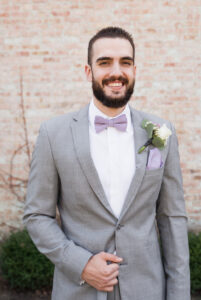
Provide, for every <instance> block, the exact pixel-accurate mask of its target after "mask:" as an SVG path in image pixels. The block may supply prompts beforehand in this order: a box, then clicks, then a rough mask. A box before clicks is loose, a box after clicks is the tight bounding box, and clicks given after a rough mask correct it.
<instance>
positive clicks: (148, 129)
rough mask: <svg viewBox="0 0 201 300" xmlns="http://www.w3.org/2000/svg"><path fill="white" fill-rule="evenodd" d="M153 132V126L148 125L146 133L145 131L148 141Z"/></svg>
mask: <svg viewBox="0 0 201 300" xmlns="http://www.w3.org/2000/svg"><path fill="white" fill-rule="evenodd" d="M153 130H154V124H152V123H149V124H148V125H147V127H146V131H147V134H148V138H149V139H150V138H151V137H152V135H153Z"/></svg>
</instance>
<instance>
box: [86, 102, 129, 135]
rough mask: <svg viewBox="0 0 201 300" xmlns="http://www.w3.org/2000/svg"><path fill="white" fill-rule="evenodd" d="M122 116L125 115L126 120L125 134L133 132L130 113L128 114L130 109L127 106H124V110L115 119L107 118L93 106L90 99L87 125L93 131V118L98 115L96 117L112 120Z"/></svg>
mask: <svg viewBox="0 0 201 300" xmlns="http://www.w3.org/2000/svg"><path fill="white" fill-rule="evenodd" d="M123 114H125V115H126V118H127V128H126V132H131V131H133V127H132V122H131V112H130V108H129V105H128V104H126V106H125V108H124V110H123V111H122V112H121V113H120V114H119V115H117V116H115V117H108V116H107V115H105V114H104V113H103V112H102V111H100V110H99V109H98V108H97V107H96V106H95V104H94V101H93V99H92V100H91V102H90V105H89V125H90V127H91V128H93V130H94V131H95V125H94V120H95V116H97V115H98V116H101V117H103V118H106V119H113V118H116V117H118V116H120V115H123Z"/></svg>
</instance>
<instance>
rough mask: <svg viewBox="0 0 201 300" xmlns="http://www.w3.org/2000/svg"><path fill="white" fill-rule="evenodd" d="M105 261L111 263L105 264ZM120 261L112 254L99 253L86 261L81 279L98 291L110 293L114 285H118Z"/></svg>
mask: <svg viewBox="0 0 201 300" xmlns="http://www.w3.org/2000/svg"><path fill="white" fill-rule="evenodd" d="M107 261H109V262H113V263H111V264H107ZM121 261H122V258H120V257H118V256H116V255H114V254H110V253H106V252H100V253H98V254H96V255H94V256H92V258H91V259H90V260H89V261H88V263H87V264H86V266H85V268H84V270H83V272H82V279H84V280H85V281H86V282H87V283H88V284H89V285H91V286H93V287H94V288H95V289H97V290H99V291H105V292H112V291H113V287H114V285H115V284H117V283H118V280H117V276H118V274H119V271H118V270H119V265H118V263H120V262H121Z"/></svg>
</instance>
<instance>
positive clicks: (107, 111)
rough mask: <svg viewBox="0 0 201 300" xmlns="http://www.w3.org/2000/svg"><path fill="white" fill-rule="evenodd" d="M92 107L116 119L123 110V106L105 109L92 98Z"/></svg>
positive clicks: (105, 107)
mask: <svg viewBox="0 0 201 300" xmlns="http://www.w3.org/2000/svg"><path fill="white" fill-rule="evenodd" d="M94 105H95V106H96V107H97V108H98V109H99V110H100V111H102V113H104V114H105V115H106V116H108V117H116V116H118V115H119V114H120V113H121V112H122V111H123V110H124V109H125V106H123V107H119V108H113V107H107V106H105V105H103V104H102V103H101V102H100V101H98V100H97V99H96V98H94Z"/></svg>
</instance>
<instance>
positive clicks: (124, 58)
mask: <svg viewBox="0 0 201 300" xmlns="http://www.w3.org/2000/svg"><path fill="white" fill-rule="evenodd" d="M102 60H112V58H111V57H109V56H102V57H99V58H97V60H96V62H97V63H98V62H99V61H102ZM120 60H130V61H132V62H133V58H132V57H130V56H123V57H121V58H120Z"/></svg>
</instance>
